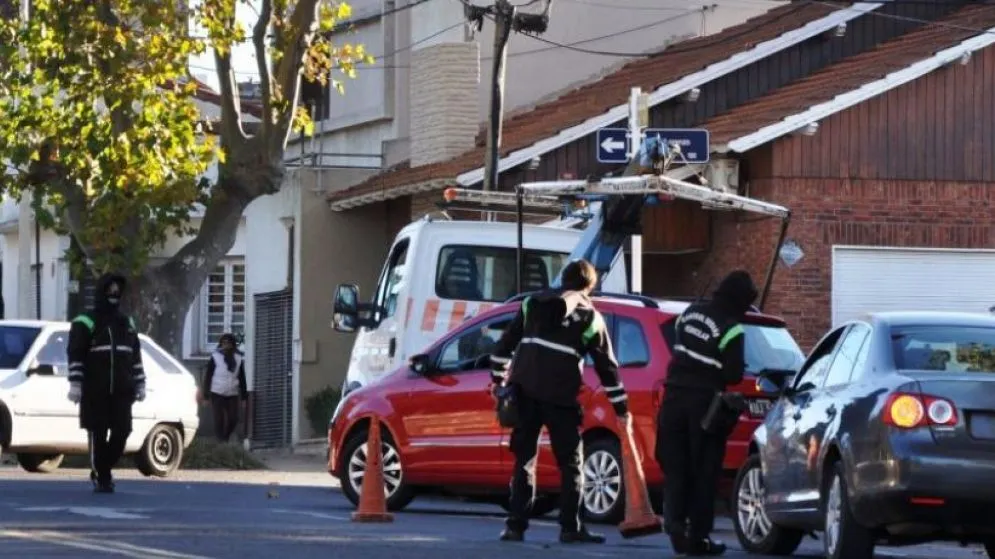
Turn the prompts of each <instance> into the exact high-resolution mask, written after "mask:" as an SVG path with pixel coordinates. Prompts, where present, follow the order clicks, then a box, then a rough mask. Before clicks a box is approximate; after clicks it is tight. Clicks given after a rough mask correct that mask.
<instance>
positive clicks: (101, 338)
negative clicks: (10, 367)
mask: <svg viewBox="0 0 995 559" xmlns="http://www.w3.org/2000/svg"><path fill="white" fill-rule="evenodd" d="M125 287H127V281H126V280H125V278H124V277H123V276H120V275H117V274H105V275H104V276H102V277H101V278H100V280H99V281H98V283H97V291H96V304H95V305H94V308H93V309H92V310H91V311H89V312H86V313H83V314H81V315H79V316H77V317H76V318H74V319H73V321H72V326H71V327H70V329H69V343H68V347H67V354H68V358H69V386H70V389H69V399H70V400H71V401H72V402H74V403H77V404H79V421H80V427H81V428H83V429H86V431H87V434H88V437H89V446H90V466H91V470H90V481H91V482H92V483H93V488H94V491H95V492H97V493H113V492H114V480H113V477H112V476H111V470H112V469H113V468H114V466H115V465H117V462H118V460H120V459H121V455H122V454H123V453H124V446H125V443H127V441H128V436H129V435H130V434H131V407H132V405H134V403H135V402H141V401H143V400H144V399H145V369H144V368H143V366H142V347H141V341H140V340H139V338H138V330H137V328H136V327H135V321H134V320H133V319H131V318H130V317H128V316H126V315H125V314H124V313H122V312H121V310H120V308H119V306H120V304H121V297H122V295H123V294H124V290H125Z"/></svg>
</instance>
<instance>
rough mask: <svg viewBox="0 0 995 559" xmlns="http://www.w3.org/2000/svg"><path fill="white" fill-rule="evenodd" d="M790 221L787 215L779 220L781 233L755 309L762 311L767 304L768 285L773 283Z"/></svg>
mask: <svg viewBox="0 0 995 559" xmlns="http://www.w3.org/2000/svg"><path fill="white" fill-rule="evenodd" d="M790 221H791V216H790V215H787V216H785V217H784V218H783V219H781V232H780V233H779V234H778V236H777V246H776V247H774V256H772V257H771V259H770V265H769V266H768V267H767V278H766V279H765V280H764V290H763V291H762V292H761V294H760V304H758V305H757V307H759V308H760V310H761V311H762V310H764V303H766V302H767V293H768V292H769V291H770V285H771V283H773V282H774V270H775V269H777V259H778V258H779V257H780V253H781V246H783V245H784V237H785V236H786V235H787V234H788V223H789V222H790Z"/></svg>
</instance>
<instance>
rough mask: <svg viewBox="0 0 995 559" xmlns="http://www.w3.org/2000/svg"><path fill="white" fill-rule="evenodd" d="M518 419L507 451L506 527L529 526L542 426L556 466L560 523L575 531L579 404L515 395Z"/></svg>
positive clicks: (581, 450) (580, 451) (578, 510)
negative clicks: (511, 462) (510, 456)
mask: <svg viewBox="0 0 995 559" xmlns="http://www.w3.org/2000/svg"><path fill="white" fill-rule="evenodd" d="M519 406H520V408H519V410H520V422H519V425H518V427H515V428H514V429H513V430H512V432H511V452H512V453H514V455H515V470H514V472H513V473H512V475H511V502H510V504H509V515H508V520H507V526H508V528H511V529H512V530H521V531H524V530H526V529H527V528H528V526H529V509H530V508H531V504H532V502H533V501H534V499H535V475H536V471H535V470H536V461H537V458H538V450H539V434H540V433H541V431H542V428H543V426H545V427H546V429H547V430H548V431H549V442H550V444H551V445H552V447H553V456H554V457H555V458H556V464H557V466H559V468H560V479H561V486H560V527H561V528H562V530H563V531H564V532H577V531H579V530H580V529H581V528H582V527H583V521H582V519H581V510H582V509H581V489H582V488H583V486H584V479H583V476H582V474H581V462H582V461H583V456H584V447H583V443H582V442H581V438H580V424H581V418H582V416H581V410H580V407H579V406H556V405H552V404H547V403H544V402H539V401H537V400H533V399H532V398H529V397H527V396H525V395H524V394H520V395H519Z"/></svg>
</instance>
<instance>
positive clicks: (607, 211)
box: [519, 174, 791, 308]
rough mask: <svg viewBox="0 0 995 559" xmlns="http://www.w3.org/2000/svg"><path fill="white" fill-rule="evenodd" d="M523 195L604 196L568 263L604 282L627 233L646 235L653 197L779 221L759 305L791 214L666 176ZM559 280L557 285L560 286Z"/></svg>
mask: <svg viewBox="0 0 995 559" xmlns="http://www.w3.org/2000/svg"><path fill="white" fill-rule="evenodd" d="M519 188H520V190H521V192H522V193H523V194H524V195H537V196H549V197H554V196H555V197H565V196H592V195H593V196H604V197H605V199H603V200H602V203H601V207H600V208H599V210H598V211H597V212H596V213H595V214H594V216H593V218H592V219H591V220H590V222H589V223H588V226H587V228H586V229H585V231H584V233H583V235H582V236H581V239H580V241H579V242H578V244H577V246H576V247H575V248H574V250H573V251H572V252H571V253H570V259H571V260H574V259H578V258H584V259H586V260H588V261H590V262H591V264H593V265H594V267H595V269H596V270H597V271H598V277H599V283H600V280H601V279H603V278H604V276H605V275H606V274H607V273H608V272H609V271H610V270H611V267H612V264H613V263H614V262H615V260H616V258H618V257H619V256H620V255H621V252H622V249H623V246H624V244H625V241H626V240H627V239H628V237H629V235H632V234H637V233H640V232H641V231H642V223H641V216H642V210H643V206H644V205H645V204H646V202H647V200H648V198H649V197H650V196H657V197H659V198H661V199H674V198H680V199H684V200H693V201H696V202H700V203H701V204H702V206H703V207H705V208H708V209H715V210H740V211H749V212H754V213H759V214H762V215H765V216H768V217H777V218H780V219H781V230H780V234H779V238H778V244H777V249H776V250H775V254H774V257H773V258H772V260H771V263H770V266H769V267H768V270H767V277H766V279H765V282H764V288H763V292H762V295H761V299H760V302H759V303H760V304H759V307H760V308H763V304H764V302H765V301H766V298H767V292H768V291H769V289H770V284H771V281H772V280H773V273H774V268H775V266H776V264H777V252H778V250H780V246H781V244H783V242H784V236H785V234H786V233H787V226H788V221H789V219H790V216H791V212H790V211H789V210H788V209H787V208H785V207H783V206H779V205H776V204H771V203H768V202H763V201H760V200H755V199H752V198H747V197H745V196H739V195H737V194H731V193H727V192H720V191H717V190H714V189H711V188H708V187H705V186H700V185H696V184H692V183H689V182H685V181H681V180H678V179H675V178H672V177H668V176H667V175H665V174H660V175H642V176H636V177H618V178H605V179H601V180H598V181H579V180H578V181H549V182H533V183H524V184H522V185H520V187H519ZM559 282H560V278H559V277H558V278H556V280H555V283H554V285H559Z"/></svg>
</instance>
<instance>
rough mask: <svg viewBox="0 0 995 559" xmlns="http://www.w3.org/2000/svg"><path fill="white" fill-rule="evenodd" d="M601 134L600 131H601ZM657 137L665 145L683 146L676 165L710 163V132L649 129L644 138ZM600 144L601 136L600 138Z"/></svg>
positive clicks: (682, 129) (599, 149)
mask: <svg viewBox="0 0 995 559" xmlns="http://www.w3.org/2000/svg"><path fill="white" fill-rule="evenodd" d="M599 132H600V131H599ZM653 136H656V137H658V138H660V142H662V143H663V144H665V145H671V144H673V143H676V144H678V145H679V146H681V156H683V159H682V158H681V156H678V157H677V158H676V159H675V160H674V163H708V155H709V153H708V152H710V151H711V146H710V145H709V137H708V130H705V129H703V128H697V129H695V128H647V129H646V131H645V132H643V137H644V138H650V137H653ZM598 140H599V142H600V140H601V136H600V135H599V136H598ZM600 145H601V144H600V143H599V144H598V146H599V147H598V157H599V161H600V157H601V147H600Z"/></svg>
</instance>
